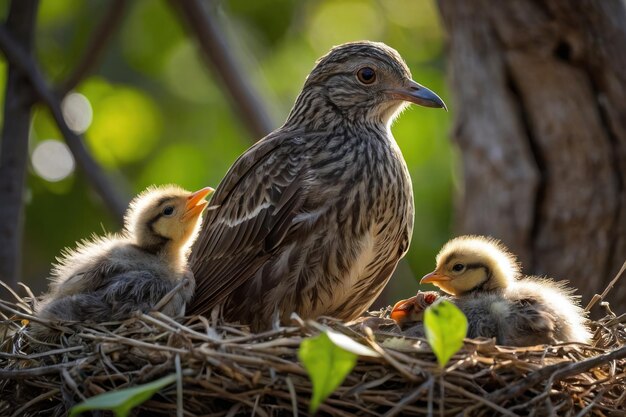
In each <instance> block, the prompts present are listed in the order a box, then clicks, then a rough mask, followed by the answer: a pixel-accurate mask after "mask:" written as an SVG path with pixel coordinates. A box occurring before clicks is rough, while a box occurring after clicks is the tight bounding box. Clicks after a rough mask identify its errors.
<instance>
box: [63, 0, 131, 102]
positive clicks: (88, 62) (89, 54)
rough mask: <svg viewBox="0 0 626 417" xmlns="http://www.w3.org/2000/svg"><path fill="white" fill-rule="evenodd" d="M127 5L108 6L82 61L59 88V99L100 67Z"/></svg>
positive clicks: (118, 0) (122, 1)
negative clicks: (96, 67)
mask: <svg viewBox="0 0 626 417" xmlns="http://www.w3.org/2000/svg"><path fill="white" fill-rule="evenodd" d="M127 3H128V1H127V0H113V1H112V2H111V5H110V6H108V10H107V13H106V14H105V15H104V17H103V18H102V21H100V23H99V25H98V27H97V28H96V29H95V30H94V32H93V35H92V37H91V39H89V41H88V42H87V46H86V48H85V53H84V55H83V56H82V59H81V60H80V61H79V62H78V64H76V66H75V67H74V70H73V71H72V73H71V74H70V75H69V76H68V77H67V79H66V80H65V81H64V82H62V83H61V85H60V86H59V87H58V88H57V91H56V92H57V95H58V96H59V97H64V96H65V95H66V94H67V93H69V92H70V91H71V90H73V89H74V88H76V86H77V85H78V84H80V82H81V81H82V80H83V79H84V78H85V77H87V76H88V75H89V74H90V73H91V71H93V69H94V67H95V66H96V65H98V63H99V62H100V59H101V58H102V54H103V53H104V51H105V49H106V45H107V44H108V43H109V41H110V40H111V38H112V37H113V34H114V33H115V31H116V30H117V28H118V27H119V25H120V22H121V20H122V16H123V14H124V10H125V9H126V6H127Z"/></svg>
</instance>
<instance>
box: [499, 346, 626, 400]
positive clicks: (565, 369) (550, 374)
mask: <svg viewBox="0 0 626 417" xmlns="http://www.w3.org/2000/svg"><path fill="white" fill-rule="evenodd" d="M623 358H626V346H623V347H621V348H618V349H615V350H612V351H610V352H607V353H604V354H602V355H598V356H593V357H591V358H587V359H585V360H582V361H580V362H573V363H572V362H564V363H557V364H554V365H549V366H545V367H543V368H541V369H538V370H537V371H534V372H532V373H530V374H528V375H526V377H525V378H524V379H521V380H520V381H518V382H516V383H514V384H511V385H509V386H508V387H505V388H502V389H500V390H498V391H495V392H493V393H491V394H489V395H488V396H487V397H486V398H487V399H489V400H491V401H493V402H496V403H499V404H500V403H502V401H504V400H506V399H509V398H513V397H516V396H518V395H521V394H522V393H523V392H524V391H526V390H527V389H529V388H532V387H534V386H535V385H537V384H539V383H540V382H542V381H545V380H546V379H548V380H549V384H552V383H554V382H556V381H560V380H561V379H564V378H567V377H570V376H572V375H578V374H582V373H583V372H587V371H588V370H590V369H592V368H595V367H597V366H600V365H604V364H608V363H609V362H611V361H614V360H618V359H623Z"/></svg>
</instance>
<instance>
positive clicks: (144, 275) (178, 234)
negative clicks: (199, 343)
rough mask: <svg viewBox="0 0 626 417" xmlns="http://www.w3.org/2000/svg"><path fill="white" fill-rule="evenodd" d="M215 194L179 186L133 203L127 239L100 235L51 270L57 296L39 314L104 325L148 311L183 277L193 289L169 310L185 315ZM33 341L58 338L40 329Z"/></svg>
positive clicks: (44, 303)
mask: <svg viewBox="0 0 626 417" xmlns="http://www.w3.org/2000/svg"><path fill="white" fill-rule="evenodd" d="M211 191H212V189H210V188H203V189H202V190H199V191H197V192H195V193H190V192H187V191H185V190H183V189H182V188H180V187H177V186H172V185H170V186H161V187H151V188H149V189H148V190H146V191H145V192H143V193H142V194H140V195H139V196H137V197H136V198H135V199H134V200H133V201H132V202H131V204H130V207H129V209H128V211H127V213H126V217H125V229H124V231H123V232H122V233H120V234H112V235H108V236H104V237H98V236H94V237H92V238H91V239H90V240H84V241H82V242H80V243H79V245H78V246H77V248H76V249H73V250H71V249H66V250H65V251H64V252H63V254H62V255H63V256H62V257H61V258H58V259H57V260H58V264H56V265H55V266H54V268H53V269H52V273H51V276H52V278H51V279H52V283H51V284H50V291H49V292H48V294H46V295H45V296H44V297H43V299H42V300H41V302H39V303H38V305H37V307H36V315H37V316H39V317H41V318H45V319H48V320H53V321H92V322H103V321H110V320H119V319H124V318H127V317H128V316H129V315H130V314H131V313H133V312H135V311H137V310H141V311H144V312H147V311H149V310H150V309H151V308H152V307H153V306H154V305H155V304H156V303H157V302H159V300H161V298H163V296H165V295H166V294H167V293H168V292H169V291H170V290H172V289H173V288H174V287H175V286H176V285H177V284H178V283H179V282H180V281H181V280H182V279H183V278H187V279H188V280H189V283H188V284H187V285H186V286H185V287H183V288H182V289H181V290H180V291H179V292H178V293H176V294H175V295H174V296H173V297H172V298H171V300H170V301H169V302H168V303H167V304H165V305H164V307H163V309H162V311H163V313H165V314H168V315H171V316H174V315H178V314H184V311H185V305H186V303H187V302H188V301H189V299H190V298H191V296H192V294H193V290H194V287H195V281H194V278H193V274H192V273H191V272H190V270H189V267H188V263H187V258H188V255H189V250H190V247H191V245H192V243H193V241H194V240H195V238H196V237H197V234H198V231H199V227H200V217H201V213H202V211H203V209H204V208H205V207H206V205H207V202H206V201H205V200H204V198H205V197H206V196H207V195H208V194H209V193H210V192H211ZM32 334H33V335H34V336H35V337H36V338H38V339H41V340H48V339H53V338H54V337H55V336H56V332H55V331H54V330H53V329H50V328H48V327H46V326H43V325H40V324H37V323H33V324H32Z"/></svg>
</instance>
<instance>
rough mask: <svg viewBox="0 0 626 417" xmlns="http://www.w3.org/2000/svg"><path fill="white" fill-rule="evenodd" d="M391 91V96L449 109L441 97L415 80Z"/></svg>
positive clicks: (421, 104) (427, 105)
mask: <svg viewBox="0 0 626 417" xmlns="http://www.w3.org/2000/svg"><path fill="white" fill-rule="evenodd" d="M389 93H390V94H391V97H393V98H396V99H398V100H405V101H410V102H411V103H415V104H418V105H420V106H424V107H435V108H442V109H444V110H446V111H448V108H447V107H446V103H444V102H443V100H442V99H441V97H439V96H438V95H437V94H435V93H434V92H433V91H431V90H429V89H428V88H426V87H424V86H423V85H421V84H418V83H416V82H415V81H413V80H409V82H408V83H407V85H406V87H403V88H399V89H395V90H391V91H390V92H389Z"/></svg>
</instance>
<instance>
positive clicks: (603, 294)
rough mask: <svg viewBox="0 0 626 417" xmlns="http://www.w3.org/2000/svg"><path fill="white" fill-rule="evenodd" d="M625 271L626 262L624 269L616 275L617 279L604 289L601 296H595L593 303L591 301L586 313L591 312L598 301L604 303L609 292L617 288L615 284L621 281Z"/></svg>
mask: <svg viewBox="0 0 626 417" xmlns="http://www.w3.org/2000/svg"><path fill="white" fill-rule="evenodd" d="M624 271H626V262H624V264H623V265H622V267H621V268H620V270H619V272H618V273H617V275H615V278H613V280H612V281H611V282H609V285H607V286H606V288H605V289H604V291H603V292H602V294H601V295H598V294H596V295H594V296H593V298H592V299H591V301H589V304H587V307H585V311H589V310H591V308H592V307H593V306H594V305H595V304H596V303H597V302H598V301H602V300H604V297H606V296H607V295H608V293H609V291H611V290H612V289H613V287H614V286H615V284H616V283H617V280H619V279H620V278H621V277H622V274H624Z"/></svg>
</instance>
